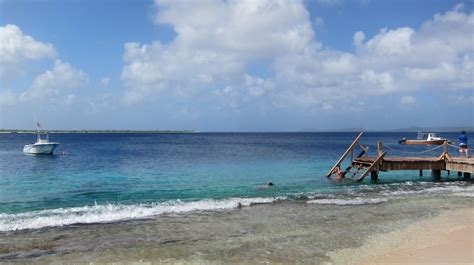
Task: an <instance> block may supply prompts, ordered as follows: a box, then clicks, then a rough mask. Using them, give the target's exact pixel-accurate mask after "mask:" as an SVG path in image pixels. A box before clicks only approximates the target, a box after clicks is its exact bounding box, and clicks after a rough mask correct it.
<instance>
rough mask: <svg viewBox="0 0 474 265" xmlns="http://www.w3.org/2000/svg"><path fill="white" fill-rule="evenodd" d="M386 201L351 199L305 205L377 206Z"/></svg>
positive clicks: (319, 200) (320, 200)
mask: <svg viewBox="0 0 474 265" xmlns="http://www.w3.org/2000/svg"><path fill="white" fill-rule="evenodd" d="M386 201H388V199H386V198H352V199H318V200H310V201H308V202H307V203H316V204H332V205H365V204H379V203H383V202H386Z"/></svg>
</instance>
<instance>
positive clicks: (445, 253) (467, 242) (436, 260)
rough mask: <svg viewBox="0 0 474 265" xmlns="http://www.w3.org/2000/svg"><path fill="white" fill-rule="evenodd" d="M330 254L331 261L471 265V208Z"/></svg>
mask: <svg viewBox="0 0 474 265" xmlns="http://www.w3.org/2000/svg"><path fill="white" fill-rule="evenodd" d="M330 256H331V259H332V262H331V263H330V264H361V265H362V264H400V263H403V264H446V265H447V264H450V265H455V264H473V262H474V211H473V209H472V208H466V209H460V210H446V211H442V212H441V213H440V214H439V215H438V216H435V217H432V218H427V219H421V220H420V221H417V222H415V223H413V224H410V225H408V226H407V227H405V228H401V229H397V230H394V231H392V232H389V233H384V234H375V235H373V236H370V237H369V238H368V239H367V240H366V241H365V243H364V245H363V246H361V247H359V248H350V249H343V250H339V251H336V252H333V253H330Z"/></svg>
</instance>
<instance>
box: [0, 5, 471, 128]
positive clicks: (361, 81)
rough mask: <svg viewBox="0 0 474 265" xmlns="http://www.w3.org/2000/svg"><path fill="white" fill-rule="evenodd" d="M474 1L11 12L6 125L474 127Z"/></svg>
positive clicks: (1, 25) (2, 65) (7, 16)
mask: <svg viewBox="0 0 474 265" xmlns="http://www.w3.org/2000/svg"><path fill="white" fill-rule="evenodd" d="M472 4H473V2H472V1H447V0H446V1H441V0H433V1H428V0H424V1H407V0H406V1H374V0H353V1H347V0H311V1H310V0H307V1H297V0H292V1H284V0H281V1H263V0H262V1H218V0H209V1H168V0H157V1H152V0H150V1H144V0H140V1H132V0H127V1H113V0H106V1H100V0H99V1H92V0H89V1H78V0H72V1H13V0H1V1H0V39H1V46H0V78H1V79H0V128H22V129H30V128H32V127H33V125H34V123H33V122H32V121H33V115H34V114H36V115H37V116H38V117H39V118H40V120H41V121H42V122H43V124H44V126H45V127H46V128H51V129H191V130H200V131H298V130H301V129H305V128H312V129H316V130H331V129H339V128H366V129H372V130H374V129H381V130H384V129H390V128H398V127H409V126H463V125H466V126H467V125H470V126H472V125H473V124H474V107H473V106H474V95H473V91H474V80H473V69H474V15H473V13H472Z"/></svg>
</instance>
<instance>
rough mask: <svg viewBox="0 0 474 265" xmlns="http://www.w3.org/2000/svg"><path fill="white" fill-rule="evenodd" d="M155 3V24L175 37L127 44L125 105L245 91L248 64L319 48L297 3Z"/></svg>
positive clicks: (247, 0) (248, 1) (124, 71)
mask: <svg viewBox="0 0 474 265" xmlns="http://www.w3.org/2000/svg"><path fill="white" fill-rule="evenodd" d="M155 4H156V6H157V10H158V12H157V14H156V17H155V22H156V23H158V24H168V25H171V26H172V27H173V28H174V30H175V32H176V33H177V36H176V38H175V40H174V41H173V42H172V43H170V44H162V43H159V42H153V43H151V44H140V43H126V44H125V53H124V60H125V63H126V65H125V67H124V69H123V71H122V80H123V81H124V84H125V86H126V88H127V94H126V98H125V99H126V101H127V102H136V101H139V100H141V99H143V98H145V97H146V96H147V95H148V94H151V93H153V92H159V91H163V90H166V89H169V88H173V90H174V92H175V93H176V94H178V95H184V96H186V95H192V94H193V93H196V92H197V91H199V90H206V89H207V90H208V91H213V90H215V89H219V88H225V87H227V86H229V85H231V86H245V85H246V84H245V82H246V78H245V76H246V75H247V73H246V67H247V66H248V65H249V64H251V63H253V62H259V61H262V60H270V61H271V60H273V58H275V57H276V56H279V55H280V54H287V53H300V52H302V51H304V50H305V49H307V48H308V47H311V46H318V45H319V44H318V43H317V42H315V40H314V32H313V29H312V27H311V23H310V19H309V13H308V12H307V10H306V9H305V7H304V5H303V3H302V2H301V1H284V0H282V1H250V0H245V1H217V0H216V1H203V2H200V4H199V5H189V3H188V2H187V1H161V0H157V1H156V2H155ZM237 82H241V83H237Z"/></svg>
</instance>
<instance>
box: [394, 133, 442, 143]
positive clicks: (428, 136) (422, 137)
mask: <svg viewBox="0 0 474 265" xmlns="http://www.w3.org/2000/svg"><path fill="white" fill-rule="evenodd" d="M446 141H448V139H445V138H441V137H437V136H436V133H425V132H418V137H417V139H416V140H410V139H406V138H402V139H401V140H400V141H398V143H399V144H407V145H442V144H444V142H446Z"/></svg>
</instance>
